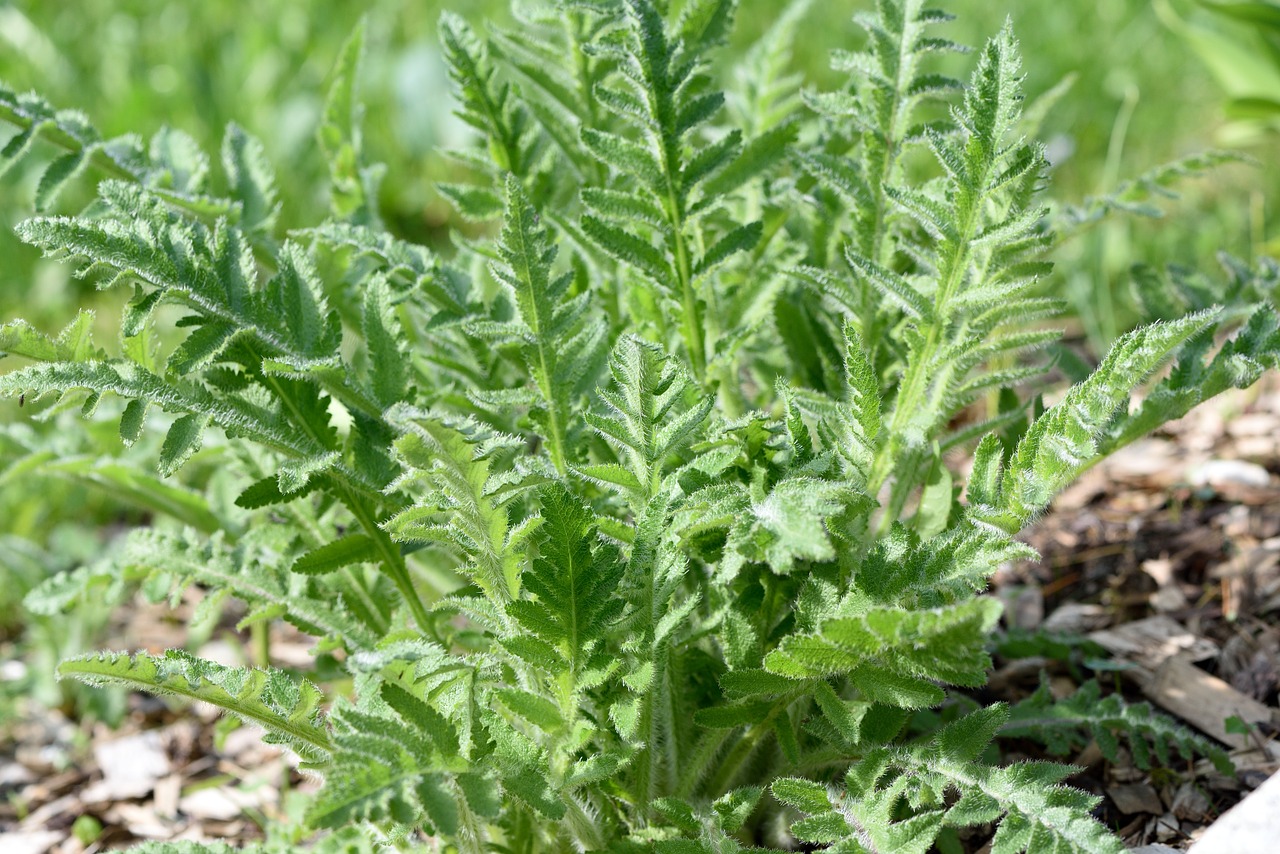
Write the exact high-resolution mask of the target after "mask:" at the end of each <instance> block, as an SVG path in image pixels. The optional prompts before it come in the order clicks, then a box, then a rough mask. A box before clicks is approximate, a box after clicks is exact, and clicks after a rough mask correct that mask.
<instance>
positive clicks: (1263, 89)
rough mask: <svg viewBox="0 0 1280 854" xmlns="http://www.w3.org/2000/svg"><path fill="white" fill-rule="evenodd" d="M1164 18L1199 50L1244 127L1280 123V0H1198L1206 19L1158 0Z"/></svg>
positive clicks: (1231, 112)
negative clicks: (1185, 14)
mask: <svg viewBox="0 0 1280 854" xmlns="http://www.w3.org/2000/svg"><path fill="white" fill-rule="evenodd" d="M1155 8H1156V11H1157V13H1158V14H1159V15H1160V18H1161V19H1162V20H1163V21H1164V23H1165V24H1166V25H1167V26H1168V27H1169V28H1170V29H1172V30H1173V31H1174V32H1176V33H1177V34H1178V35H1179V36H1181V37H1182V38H1183V39H1184V40H1185V41H1186V42H1187V44H1188V45H1189V46H1190V47H1191V48H1192V50H1194V51H1195V52H1196V54H1197V55H1198V56H1199V57H1200V60H1201V61H1202V62H1203V63H1204V64H1205V66H1206V67H1207V68H1208V69H1209V71H1210V72H1211V73H1212V74H1213V77H1214V79H1215V80H1216V81H1217V83H1218V85H1219V86H1220V87H1221V88H1222V89H1223V90H1225V92H1226V94H1227V97H1228V101H1227V105H1226V106H1227V114H1228V115H1229V116H1230V117H1231V118H1233V119H1235V120H1237V122H1238V123H1239V125H1240V127H1239V128H1237V133H1239V132H1240V131H1241V130H1244V131H1246V132H1247V131H1248V130H1249V129H1250V128H1249V126H1250V125H1252V126H1254V127H1253V128H1252V130H1253V132H1255V133H1256V131H1257V129H1258V127H1264V128H1265V127H1270V128H1272V129H1274V128H1275V127H1277V120H1278V119H1280V95H1277V94H1276V92H1277V89H1278V88H1280V3H1277V2H1275V0H1197V2H1196V3H1195V4H1194V5H1193V7H1192V10H1189V11H1194V10H1197V9H1198V10H1202V11H1204V12H1207V13H1208V14H1205V15H1204V16H1203V18H1202V19H1200V20H1196V19H1192V20H1188V19H1186V18H1184V17H1183V16H1181V15H1179V14H1178V12H1177V11H1175V9H1174V7H1173V6H1172V5H1170V3H1169V2H1168V0H1155Z"/></svg>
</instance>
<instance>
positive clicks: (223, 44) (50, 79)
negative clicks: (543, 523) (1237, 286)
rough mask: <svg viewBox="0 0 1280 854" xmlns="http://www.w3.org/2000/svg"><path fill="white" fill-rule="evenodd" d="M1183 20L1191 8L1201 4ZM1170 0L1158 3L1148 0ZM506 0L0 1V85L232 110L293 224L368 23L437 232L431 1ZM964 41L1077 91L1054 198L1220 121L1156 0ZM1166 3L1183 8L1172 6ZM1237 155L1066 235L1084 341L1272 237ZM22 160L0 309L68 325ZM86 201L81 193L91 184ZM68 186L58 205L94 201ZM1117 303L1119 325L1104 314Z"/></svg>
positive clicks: (829, 32)
mask: <svg viewBox="0 0 1280 854" xmlns="http://www.w3.org/2000/svg"><path fill="white" fill-rule="evenodd" d="M780 2H781V0H742V9H741V12H740V17H739V26H738V28H737V32H736V35H735V39H734V44H733V45H732V46H731V47H730V49H729V50H727V51H725V52H724V54H723V62H725V63H726V64H727V65H730V66H731V65H732V64H733V62H735V60H736V59H737V57H738V56H740V54H741V49H742V48H743V47H745V46H746V45H747V44H749V43H750V42H751V41H752V40H753V39H754V38H755V37H756V36H757V35H758V34H759V33H760V32H762V31H763V30H764V29H765V28H766V27H767V26H768V25H769V23H770V22H771V20H772V18H773V17H774V16H775V15H776V13H777V11H778V9H779V8H780ZM869 2H870V0H827V2H820V3H815V4H813V6H812V7H811V8H810V9H809V12H808V14H807V16H806V19H805V23H804V25H803V27H802V28H801V38H800V39H799V43H798V44H797V48H796V58H797V62H798V63H799V64H800V65H801V66H802V70H803V72H804V73H805V75H806V77H807V78H808V79H809V80H810V81H812V82H813V83H814V84H817V85H830V84H832V83H833V82H834V81H833V80H832V79H831V75H830V74H829V73H828V72H827V70H826V62H827V56H828V54H829V52H830V50H831V49H832V48H835V47H848V46H850V45H854V44H857V43H858V42H859V41H860V39H861V33H860V31H859V29H858V28H857V26H856V25H855V24H854V23H853V21H852V18H853V15H854V13H855V12H856V11H858V10H859V9H862V8H864V7H865V6H867V5H868V4H869ZM1183 2H1184V3H1185V4H1186V5H1184V6H1182V7H1181V8H1180V9H1179V11H1180V12H1182V13H1183V14H1188V15H1192V14H1194V12H1193V10H1192V9H1190V8H1188V6H1195V2H1194V0H1183ZM1157 3H1159V4H1163V5H1167V0H1157ZM506 5H507V4H506V2H505V0H466V2H459V0H373V2H370V3H361V4H355V3H348V2H341V1H340V0H257V2H254V3H243V2H232V1H231V0H212V2H205V3H166V4H161V3H155V2H153V0H95V2H87V0H77V2H56V3H54V2H48V0H11V2H8V3H0V80H4V81H7V82H8V83H9V84H10V85H11V86H13V87H16V88H17V89H19V90H24V89H35V90H38V91H40V92H41V93H42V94H44V95H45V96H46V97H48V98H49V99H50V100H51V101H53V102H54V103H55V104H57V105H59V106H63V107H75V108H78V109H81V110H83V111H84V112H86V113H87V114H88V115H89V117H90V119H91V120H92V121H93V122H94V123H96V124H97V125H98V127H99V128H100V129H101V130H102V131H103V132H104V133H105V134H106V135H108V136H110V135H115V134H120V133H126V132H135V133H139V134H141V135H143V136H144V137H149V136H150V134H151V133H153V132H154V131H155V130H156V129H157V128H159V127H160V126H162V125H170V126H173V127H177V128H181V129H183V130H185V131H187V132H189V133H191V134H192V135H193V136H195V137H196V139H197V140H199V141H200V142H201V143H203V144H204V145H205V146H206V147H208V148H209V149H210V150H216V147H217V144H218V141H219V139H220V137H221V133H222V128H223V127H224V126H225V124H226V123H227V122H228V121H233V120H234V121H236V122H238V123H240V124H242V125H243V126H245V127H246V128H248V129H249V130H250V131H251V132H252V133H254V134H256V135H257V136H259V137H260V138H261V139H262V140H263V141H264V142H265V143H266V145H267V147H268V151H269V153H270V155H271V158H272V160H273V161H274V162H275V163H276V164H277V165H278V167H279V170H280V175H281V180H282V184H283V197H284V201H285V211H284V219H283V225H285V226H286V227H290V226H294V225H299V224H303V223H309V222H310V221H311V220H312V219H313V216H312V212H313V211H319V210H323V209H324V193H325V189H324V187H325V185H324V170H323V165H322V163H321V161H320V157H319V152H318V150H317V147H316V145H315V144H314V141H313V140H314V131H315V127H316V122H317V119H318V115H319V110H320V106H321V99H322V93H323V91H324V83H325V78H326V76H327V74H328V72H329V69H330V67H331V65H332V63H333V61H334V58H335V57H336V55H337V52H338V48H339V46H340V45H341V43H342V41H343V39H345V37H346V36H347V35H348V34H349V32H350V31H351V29H352V27H353V26H354V25H355V23H356V21H357V20H358V18H359V17H360V16H361V15H362V14H363V15H364V16H365V17H366V18H367V20H368V23H369V27H370V38H369V43H370V45H371V46H372V48H371V50H370V51H369V54H368V57H367V60H366V63H365V67H364V79H363V92H364V99H365V101H366V104H367V113H366V125H365V136H366V145H367V149H368V151H369V154H370V156H371V157H372V158H374V159H376V160H381V161H383V162H385V163H387V165H388V167H389V171H388V176H389V179H388V180H387V181H386V182H385V183H384V186H383V198H382V205H383V209H384V213H385V215H386V217H387V221H388V223H389V225H390V226H391V227H392V229H393V230H395V231H397V232H399V233H400V234H402V235H404V236H407V237H410V238H413V239H416V240H421V241H425V242H429V243H439V242H441V241H442V240H443V235H444V233H445V230H446V229H447V227H448V225H449V224H450V222H449V216H450V214H449V209H448V208H447V207H446V206H445V205H444V204H443V203H442V201H441V200H440V199H439V197H438V196H437V195H436V194H435V193H434V192H433V189H432V185H433V182H434V181H436V180H439V179H440V178H442V177H444V175H445V174H446V171H447V170H448V169H449V168H450V166H449V164H448V163H447V162H446V161H444V160H443V159H442V158H441V157H439V156H438V155H437V154H436V152H437V151H438V149H439V148H441V147H442V146H452V145H456V144H458V143H459V141H460V139H461V138H462V136H463V134H464V130H463V128H462V126H461V125H460V123H459V122H457V121H456V120H455V119H454V118H453V117H452V115H451V112H452V108H453V101H452V93H451V92H450V87H449V85H448V80H447V76H446V73H445V69H444V66H443V63H442V60H441V58H440V53H439V49H438V47H437V42H436V39H435V33H434V29H435V21H436V19H437V17H438V15H439V12H440V10H441V8H443V7H446V6H448V7H452V8H454V9H456V10H457V11H459V12H461V13H462V14H464V15H465V16H466V17H468V18H469V19H470V20H471V21H473V22H474V23H477V24H480V25H482V26H483V25H484V24H486V23H487V24H502V23H505V22H506V21H507V20H508V16H507V14H506ZM941 5H943V6H944V7H946V8H948V9H949V10H950V11H952V12H954V13H955V14H956V15H957V16H958V19H957V20H956V21H955V22H954V23H953V24H952V25H950V30H951V33H950V34H951V35H952V37H953V38H955V39H956V40H958V41H961V42H964V43H968V44H975V45H977V44H980V43H981V42H982V40H983V39H984V38H986V37H987V36H988V35H990V34H991V33H993V32H994V31H995V30H996V29H998V28H999V27H1000V26H1001V24H1002V23H1003V21H1004V19H1005V18H1006V16H1007V17H1009V18H1011V19H1012V21H1013V24H1014V27H1015V30H1016V32H1017V34H1018V36H1019V38H1020V39H1021V42H1022V46H1023V55H1024V64H1025V70H1026V73H1027V89H1028V93H1029V95H1030V96H1031V97H1034V96H1036V95H1038V94H1041V93H1043V92H1045V91H1047V90H1049V89H1051V88H1052V87H1053V86H1055V85H1056V84H1057V83H1059V82H1060V81H1062V80H1063V79H1064V78H1066V77H1068V76H1069V75H1071V76H1074V77H1075V83H1074V85H1073V86H1072V88H1071V90H1070V91H1069V92H1068V93H1067V95H1066V96H1065V97H1064V98H1063V99H1062V100H1061V101H1060V102H1059V103H1058V105H1057V106H1056V108H1055V109H1054V110H1053V111H1052V112H1051V113H1050V115H1049V117H1048V120H1047V121H1046V123H1045V125H1044V129H1043V138H1044V140H1045V141H1046V142H1047V143H1049V144H1050V151H1051V155H1052V158H1053V159H1054V161H1055V165H1056V170H1055V171H1056V174H1055V176H1054V181H1053V185H1052V195H1053V197H1054V198H1055V199H1056V200H1059V201H1067V202H1073V201H1079V200H1081V199H1082V198H1083V197H1085V196H1087V195H1090V194H1096V193H1100V192H1103V191H1105V190H1107V189H1110V188H1111V187H1114V186H1115V184H1116V183H1117V182H1118V181H1120V180H1122V179H1123V178H1125V177H1127V176H1134V175H1136V174H1138V173H1140V172H1142V171H1144V170H1145V169H1148V168H1150V167H1152V166H1155V165H1157V164H1159V163H1161V162H1164V161H1166V160H1170V159H1172V158H1174V157H1177V156H1179V155H1183V154H1188V153H1191V152H1194V151H1198V150H1202V149H1205V148H1209V147H1212V146H1214V145H1215V144H1219V143H1220V142H1221V140H1222V138H1223V135H1224V128H1226V127H1227V123H1226V119H1225V116H1224V110H1223V101H1224V96H1223V93H1222V92H1221V91H1220V90H1219V89H1218V87H1217V85H1216V84H1215V82H1214V80H1213V79H1212V78H1211V77H1210V74H1209V72H1208V71H1207V70H1206V69H1205V68H1204V66H1202V65H1201V64H1200V63H1199V62H1198V61H1197V59H1196V57H1195V55H1194V54H1193V52H1192V50H1191V49H1190V48H1189V47H1188V45H1187V43H1186V42H1185V40H1184V39H1183V38H1182V37H1180V36H1179V35H1178V34H1177V33H1175V32H1174V31H1173V30H1172V29H1171V28H1170V27H1168V26H1166V25H1165V24H1163V23H1162V22H1161V19H1160V17H1159V15H1158V14H1157V10H1156V9H1155V8H1154V7H1153V5H1152V3H1150V2H1148V0H1072V2H1068V3H1063V2H1058V0H1017V2H1013V0H1006V2H991V0H949V2H944V3H942V4H941ZM1175 5H1177V4H1175ZM1242 147H1243V149H1244V150H1245V151H1247V152H1249V153H1251V154H1252V155H1253V156H1254V157H1256V158H1258V160H1259V161H1260V162H1261V163H1262V164H1263V165H1262V166H1261V167H1253V168H1248V167H1231V168H1227V169H1223V170H1221V171H1220V172H1219V173H1218V174H1216V175H1214V176H1213V177H1211V178H1209V179H1207V180H1200V181H1195V182H1190V183H1189V184H1187V185H1186V186H1185V188H1184V195H1185V197H1184V199H1183V200H1182V201H1181V202H1179V203H1176V204H1175V205H1172V206H1171V215H1170V216H1169V217H1168V218H1166V219H1164V220H1160V221H1155V222H1139V221H1132V220H1117V221H1114V222H1112V223H1109V224H1108V225H1107V226H1106V227H1104V228H1102V229H1099V230H1096V231H1095V232H1093V233H1091V234H1090V235H1088V236H1087V237H1085V238H1083V239H1081V240H1078V241H1075V242H1074V243H1073V244H1071V245H1070V246H1068V248H1067V249H1066V253H1067V254H1066V255H1065V256H1064V257H1062V258H1061V259H1060V260H1062V261H1065V262H1067V263H1065V264H1063V265H1061V266H1062V267H1063V268H1070V269H1071V271H1072V272H1071V274H1070V275H1066V274H1059V275H1060V276H1061V277H1062V278H1061V281H1060V282H1059V283H1058V286H1059V289H1065V290H1066V292H1067V293H1068V294H1069V295H1071V296H1072V298H1073V302H1074V303H1075V304H1076V305H1077V306H1078V311H1079V312H1080V313H1081V315H1082V318H1081V319H1082V321H1083V322H1084V325H1085V328H1086V329H1087V330H1088V331H1089V332H1090V333H1091V337H1092V339H1093V342H1094V344H1095V345H1098V346H1101V345H1103V344H1105V343H1106V341H1107V339H1109V338H1110V337H1112V336H1114V335H1115V334H1116V333H1117V332H1118V331H1121V329H1122V328H1123V326H1124V325H1126V321H1127V320H1128V319H1127V318H1126V316H1125V313H1124V310H1123V306H1124V305H1125V299H1124V293H1123V286H1124V284H1125V273H1126V270H1127V268H1128V266H1129V264H1130V263H1131V262H1132V261H1133V260H1137V259H1141V260H1144V261H1148V262H1155V263H1161V262H1166V261H1178V262H1181V263H1186V264H1199V265H1205V264H1206V263H1211V258H1212V255H1213V253H1214V252H1215V251H1217V250H1227V251H1230V252H1232V253H1234V254H1237V255H1240V256H1244V257H1247V256H1249V255H1251V254H1252V253H1254V252H1256V251H1258V250H1259V248H1260V245H1261V244H1262V243H1264V242H1265V241H1266V239H1267V238H1270V237H1274V236H1275V233H1276V230H1275V227H1274V226H1273V225H1272V224H1271V222H1270V220H1268V219H1267V216H1268V204H1267V202H1268V200H1273V199H1275V198H1276V191H1277V190H1280V169H1276V168H1274V167H1273V164H1274V163H1275V162H1276V161H1277V155H1280V144H1278V143H1277V137H1276V136H1275V135H1271V136H1267V135H1262V136H1260V137H1258V138H1256V139H1254V140H1252V141H1247V142H1246V144H1245V145H1244V146H1242ZM34 171H35V170H33V169H28V170H25V171H19V170H15V172H14V173H11V174H9V175H7V176H6V177H5V178H4V179H3V181H0V258H3V259H4V262H5V263H4V264H3V265H0V316H5V317H8V316H11V315H13V314H14V313H16V312H17V310H18V309H19V308H20V309H21V311H22V313H23V314H24V315H26V316H28V317H30V318H31V319H33V320H36V321H45V320H52V319H56V318H59V317H65V316H67V313H68V306H70V305H72V304H75V303H76V302H77V301H78V300H79V299H81V298H82V297H83V296H84V295H83V294H81V293H80V292H79V291H78V290H77V288H76V285H75V283H70V282H68V281H67V279H66V272H65V269H64V268H62V267H55V266H52V265H43V264H41V263H39V260H38V258H37V255H36V253H35V251H34V250H32V249H31V248H30V247H26V246H23V245H21V244H19V243H18V241H17V240H16V239H15V238H14V236H13V233H12V227H13V225H14V224H15V223H16V222H17V221H18V220H20V219H21V218H22V217H24V216H26V215H27V214H28V213H29V210H30V200H31V194H32V192H33V186H32V181H33V174H34ZM82 192H85V193H87V192H89V187H87V186H86V187H85V188H83V190H82ZM85 200H86V199H85V198H80V199H77V198H75V196H74V194H72V195H71V196H70V197H69V198H68V199H66V200H65V201H64V204H65V205H67V206H73V205H75V204H76V203H77V202H82V201H85ZM1109 305H1111V306H1115V307H1116V308H1115V312H1113V316H1111V317H1108V316H1104V315H1103V313H1102V312H1103V310H1105V309H1106V308H1107V306H1109Z"/></svg>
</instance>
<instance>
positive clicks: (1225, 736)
mask: <svg viewBox="0 0 1280 854" xmlns="http://www.w3.org/2000/svg"><path fill="white" fill-rule="evenodd" d="M1141 687H1142V690H1143V693H1145V694H1146V695H1147V696H1148V697H1150V698H1151V700H1152V702H1154V703H1155V704H1156V705H1158V706H1160V707H1161V708H1163V709H1165V710H1166V711H1169V712H1172V713H1173V714H1175V715H1177V716H1178V717H1180V718H1182V719H1183V720H1185V721H1186V722H1187V723H1189V724H1191V725H1192V726H1194V727H1195V728H1196V729H1198V730H1200V731H1201V732H1203V733H1204V734H1206V735H1209V736H1212V737H1213V738H1215V739H1217V740H1218V741H1220V742H1222V743H1223V744H1227V745H1230V746H1231V747H1234V748H1239V749H1248V748H1250V747H1263V746H1264V745H1265V749H1266V751H1267V753H1269V754H1271V755H1272V756H1274V757H1280V745H1277V744H1276V743H1275V742H1274V741H1271V742H1264V741H1262V740H1261V739H1259V738H1257V737H1255V736H1251V735H1246V734H1241V733H1234V732H1227V729H1226V720H1227V719H1228V718H1232V717H1235V718H1239V719H1240V720H1242V721H1244V722H1245V723H1247V724H1257V723H1270V721H1271V710H1270V709H1269V708H1267V707H1266V706H1264V705H1263V704H1262V703H1259V702H1258V701H1257V700H1255V699H1253V698H1252V697H1249V696H1247V695H1245V694H1242V693H1240V692H1239V691H1237V690H1236V689H1235V688H1232V687H1231V686H1230V685H1228V684H1227V683H1226V682H1223V681H1222V680H1221V679H1219V678H1218V677H1216V676H1213V675H1211V674H1209V673H1206V672H1205V671H1203V670H1201V669H1200V668H1199V667H1196V666H1195V665H1194V664H1192V663H1191V662H1190V661H1188V660H1187V659H1186V658H1185V657H1184V656H1182V655H1175V656H1172V657H1170V658H1169V659H1167V660H1166V661H1165V662H1164V663H1163V664H1161V665H1160V666H1159V667H1158V668H1156V671H1155V673H1154V674H1152V677H1151V679H1150V680H1147V681H1146V682H1145V684H1142V685H1141Z"/></svg>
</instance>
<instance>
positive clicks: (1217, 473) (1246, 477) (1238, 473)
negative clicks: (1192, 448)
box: [1187, 460, 1271, 489]
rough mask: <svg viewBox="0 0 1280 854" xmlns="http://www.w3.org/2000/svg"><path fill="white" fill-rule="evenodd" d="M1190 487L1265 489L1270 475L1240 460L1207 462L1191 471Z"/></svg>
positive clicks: (1269, 483)
mask: <svg viewBox="0 0 1280 854" xmlns="http://www.w3.org/2000/svg"><path fill="white" fill-rule="evenodd" d="M1187 479H1188V481H1189V482H1190V483H1191V485H1192V486H1208V487H1210V488H1212V489H1221V488H1222V487H1224V486H1226V487H1231V486H1247V487H1254V488H1256V489H1265V488H1266V487H1268V486H1270V485H1271V474H1270V473H1269V472H1268V471H1267V470H1266V469H1264V468H1263V467H1262V466H1260V465H1258V464H1256V463H1246V462H1243V461H1241V460H1209V461H1208V462H1207V463H1204V464H1202V465H1200V466H1198V467H1197V468H1195V469H1193V470H1192V472H1191V474H1190V475H1189V476H1188V478H1187Z"/></svg>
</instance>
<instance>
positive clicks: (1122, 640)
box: [1089, 616, 1218, 671]
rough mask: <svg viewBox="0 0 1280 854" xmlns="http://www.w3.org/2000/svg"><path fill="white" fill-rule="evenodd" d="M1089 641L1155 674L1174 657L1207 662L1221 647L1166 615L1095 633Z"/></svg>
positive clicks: (1090, 636)
mask: <svg viewBox="0 0 1280 854" xmlns="http://www.w3.org/2000/svg"><path fill="white" fill-rule="evenodd" d="M1089 639H1090V640H1092V641H1094V642H1095V643H1097V644H1098V645H1099V646H1102V647H1103V648H1104V649H1106V650H1107V651H1108V652H1110V653H1111V654H1112V655H1117V656H1120V657H1122V658H1127V659H1129V660H1130V661H1132V662H1134V663H1135V664H1138V665H1139V666H1141V667H1144V668H1146V669H1147V670H1148V671H1155V670H1156V669H1157V668H1158V667H1159V666H1160V665H1161V664H1163V663H1164V662H1165V661H1166V660H1168V659H1169V658H1170V657H1171V656H1173V655H1177V654H1179V653H1182V654H1185V655H1186V657H1187V658H1188V659H1189V660H1191V661H1205V660H1206V659H1210V658H1213V657H1214V656H1216V655H1217V654H1218V645H1217V644H1216V643H1214V642H1213V641H1211V640H1206V639H1205V638H1201V637H1197V636H1196V635H1195V634H1193V633H1192V632H1190V631H1188V630H1187V629H1186V628H1184V627H1183V626H1181V625H1179V624H1178V623H1177V622H1175V621H1174V620H1172V619H1170V618H1169V617H1165V616H1158V617H1149V618H1148V619H1145V620H1137V621H1135V622H1132V623H1126V624H1125V625H1123V626H1117V627H1115V628H1113V629H1104V630H1102V631H1097V632H1093V633H1092V634H1090V635H1089Z"/></svg>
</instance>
